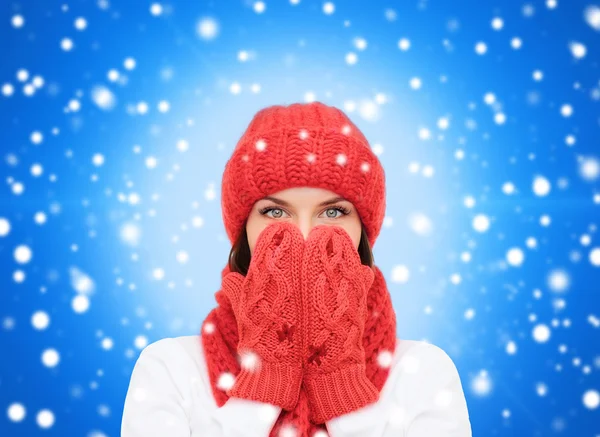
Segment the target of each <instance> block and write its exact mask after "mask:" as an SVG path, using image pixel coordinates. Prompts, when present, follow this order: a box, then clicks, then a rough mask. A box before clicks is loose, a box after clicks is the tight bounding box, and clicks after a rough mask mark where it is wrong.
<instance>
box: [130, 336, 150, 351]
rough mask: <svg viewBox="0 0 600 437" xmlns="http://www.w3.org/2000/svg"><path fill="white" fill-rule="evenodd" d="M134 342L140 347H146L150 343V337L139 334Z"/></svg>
mask: <svg viewBox="0 0 600 437" xmlns="http://www.w3.org/2000/svg"><path fill="white" fill-rule="evenodd" d="M133 344H134V345H135V347H136V348H138V349H144V348H145V347H146V346H147V345H148V338H147V337H146V336H145V335H138V336H137V337H135V340H134V341H133Z"/></svg>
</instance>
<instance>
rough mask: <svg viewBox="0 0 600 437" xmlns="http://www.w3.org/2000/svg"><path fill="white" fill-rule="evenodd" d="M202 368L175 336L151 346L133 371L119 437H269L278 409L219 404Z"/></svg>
mask: <svg viewBox="0 0 600 437" xmlns="http://www.w3.org/2000/svg"><path fill="white" fill-rule="evenodd" d="M202 359H203V356H202ZM202 370H204V371H205V370H206V369H205V367H204V366H202V368H201V369H199V368H198V365H197V363H195V362H194V360H193V359H192V358H191V357H190V355H188V354H187V353H186V351H185V350H184V349H183V347H182V346H181V344H180V343H179V342H178V341H177V340H176V339H172V338H165V339H162V340H159V341H157V342H155V343H152V344H150V345H148V346H147V347H146V348H145V349H144V350H143V351H142V352H141V354H140V356H139V358H138V360H137V362H136V364H135V366H134V369H133V372H132V375H131V381H130V383H129V389H128V390H127V395H126V398H125V405H124V408H123V417H122V422H121V437H147V436H149V435H161V436H162V435H168V436H169V437H184V436H185V437H190V435H193V436H194V437H202V436H206V437H264V436H266V435H269V432H270V430H271V428H272V427H273V425H274V424H275V421H276V419H277V417H278V416H279V413H280V411H281V410H280V407H276V406H274V405H270V404H264V403H261V402H254V401H247V400H244V399H237V398H230V399H229V400H228V401H227V402H226V403H225V404H224V405H223V406H222V407H221V408H218V407H217V406H216V403H215V401H214V399H213V395H212V391H211V387H210V385H209V383H208V381H207V377H208V375H204V374H199V372H200V371H202ZM194 395H195V396H196V397H195V398H193V399H192V396H194ZM190 423H192V424H193V426H192V427H191V426H190ZM192 428H193V429H192Z"/></svg>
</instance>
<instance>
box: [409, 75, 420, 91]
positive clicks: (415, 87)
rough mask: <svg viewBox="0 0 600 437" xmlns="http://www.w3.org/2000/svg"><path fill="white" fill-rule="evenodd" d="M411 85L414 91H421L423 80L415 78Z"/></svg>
mask: <svg viewBox="0 0 600 437" xmlns="http://www.w3.org/2000/svg"><path fill="white" fill-rule="evenodd" d="M409 84H410V87H411V88H412V89H413V90H418V89H421V85H422V82H421V79H420V78H418V77H413V78H412V79H411V80H410V82H409Z"/></svg>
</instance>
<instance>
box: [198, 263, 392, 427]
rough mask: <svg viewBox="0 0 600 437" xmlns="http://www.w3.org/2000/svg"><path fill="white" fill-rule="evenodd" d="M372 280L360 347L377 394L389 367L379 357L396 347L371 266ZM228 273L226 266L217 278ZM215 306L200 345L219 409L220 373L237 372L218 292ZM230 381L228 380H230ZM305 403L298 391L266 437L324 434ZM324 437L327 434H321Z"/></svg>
mask: <svg viewBox="0 0 600 437" xmlns="http://www.w3.org/2000/svg"><path fill="white" fill-rule="evenodd" d="M373 270H374V272H375V279H374V281H373V284H372V286H371V288H370V290H369V292H368V295H367V313H368V315H369V316H368V318H367V320H366V321H365V329H364V335H363V347H364V349H365V358H366V373H367V378H369V380H370V381H371V382H372V383H373V385H374V386H375V387H376V388H377V389H378V390H379V391H381V389H382V388H383V386H384V384H385V381H386V380H387V377H388V374H389V371H390V368H389V362H388V363H385V361H388V360H381V361H383V363H382V364H380V359H379V354H380V353H382V352H384V353H385V352H387V353H391V354H393V353H394V350H395V345H396V315H395V313H394V310H393V308H392V304H391V299H390V294H389V292H388V290H387V286H386V283H385V279H384V277H383V274H382V273H381V270H379V268H378V267H376V266H373ZM227 273H229V266H226V267H225V268H224V269H223V271H222V273H221V277H224V276H225V275H226V274H227ZM215 300H216V301H217V304H218V305H217V307H215V308H213V309H212V310H211V311H210V313H209V314H208V316H207V317H206V319H205V320H204V323H203V324H202V329H201V335H200V338H201V344H202V347H203V350H204V356H205V360H206V364H207V368H208V374H209V377H210V382H211V388H212V393H213V396H214V398H215V401H216V403H217V405H218V406H219V407H221V406H222V405H223V404H224V403H225V402H226V401H227V399H228V398H229V396H228V395H227V393H226V388H227V387H224V386H223V384H222V383H221V384H219V379H220V378H221V376H222V375H223V374H225V375H226V376H230V375H233V376H234V377H235V376H237V374H238V373H239V371H240V363H239V362H238V359H237V344H238V340H239V337H238V332H237V323H236V319H235V316H234V314H233V310H232V308H231V304H230V302H229V300H228V299H227V297H226V296H225V294H224V293H223V292H222V290H219V291H217V292H216V293H215ZM230 380H231V379H230ZM309 408H310V406H309V404H308V400H307V396H306V393H305V391H304V387H302V388H301V391H300V396H299V398H298V402H297V403H296V406H295V407H294V408H293V410H291V411H287V410H283V409H282V410H281V413H280V415H279V417H278V418H277V421H276V422H275V424H274V426H273V428H272V429H271V433H270V437H277V436H278V434H279V430H280V429H281V428H282V427H284V426H289V425H291V426H293V427H294V428H295V431H296V433H295V435H296V436H297V437H313V436H314V434H315V432H316V431H319V430H322V432H324V431H326V427H325V424H318V423H312V422H311V421H310V419H309ZM323 435H327V434H323Z"/></svg>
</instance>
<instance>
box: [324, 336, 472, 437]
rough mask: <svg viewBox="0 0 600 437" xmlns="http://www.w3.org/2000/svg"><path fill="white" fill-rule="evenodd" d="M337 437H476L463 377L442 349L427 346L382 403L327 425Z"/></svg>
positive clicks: (408, 360) (395, 375)
mask: <svg viewBox="0 0 600 437" xmlns="http://www.w3.org/2000/svg"><path fill="white" fill-rule="evenodd" d="M327 430H328V432H329V435H330V436H331V437H359V436H360V437H430V436H440V437H441V436H443V437H471V435H472V434H471V424H470V421H469V414H468V410H467V404H466V400H465V396H464V393H463V390H462V386H461V382H460V377H459V374H458V371H457V369H456V366H455V365H454V363H453V362H452V359H451V358H450V357H449V356H448V355H447V354H446V352H444V351H443V350H442V349H441V348H439V347H437V346H435V345H432V344H427V343H423V344H421V345H419V346H417V347H415V348H414V350H412V351H410V353H409V354H407V356H406V357H404V359H403V360H400V362H399V363H398V365H397V366H395V367H394V368H393V369H392V372H391V373H390V376H389V379H388V381H386V385H385V386H384V389H383V390H382V392H381V395H380V399H379V401H378V402H377V403H375V404H371V405H367V406H366V407H364V408H361V409H360V410H356V411H353V412H351V413H348V414H345V415H343V416H339V417H335V418H333V419H331V420H330V421H328V422H327Z"/></svg>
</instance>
